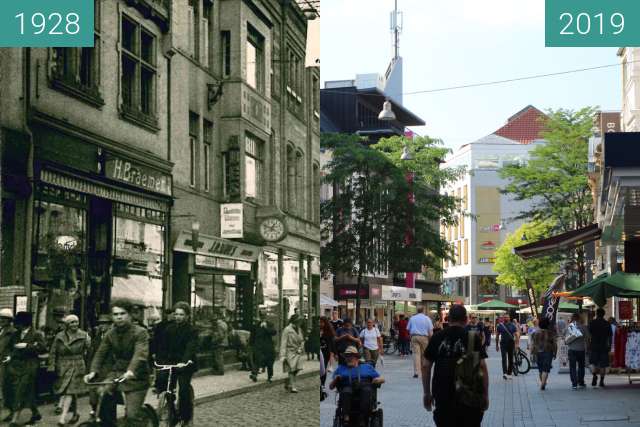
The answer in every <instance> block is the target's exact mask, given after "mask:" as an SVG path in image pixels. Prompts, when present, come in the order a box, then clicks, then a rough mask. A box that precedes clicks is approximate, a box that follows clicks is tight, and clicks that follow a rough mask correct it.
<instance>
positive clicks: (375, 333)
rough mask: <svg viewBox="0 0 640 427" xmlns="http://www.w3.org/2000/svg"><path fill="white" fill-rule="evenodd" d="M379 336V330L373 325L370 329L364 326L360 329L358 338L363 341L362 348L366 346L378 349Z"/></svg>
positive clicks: (370, 348)
mask: <svg viewBox="0 0 640 427" xmlns="http://www.w3.org/2000/svg"><path fill="white" fill-rule="evenodd" d="M380 336H381V335H380V331H379V330H378V328H376V327H375V326H374V327H373V328H371V330H369V329H368V328H364V329H363V330H362V331H360V338H361V339H362V340H363V341H364V348H368V349H369V350H377V349H378V338H379V337H380Z"/></svg>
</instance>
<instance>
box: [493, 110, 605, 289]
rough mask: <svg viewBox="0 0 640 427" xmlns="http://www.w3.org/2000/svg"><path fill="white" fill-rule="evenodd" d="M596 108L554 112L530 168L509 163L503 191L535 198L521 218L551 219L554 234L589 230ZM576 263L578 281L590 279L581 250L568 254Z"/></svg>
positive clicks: (529, 163) (533, 152) (526, 198)
mask: <svg viewBox="0 0 640 427" xmlns="http://www.w3.org/2000/svg"><path fill="white" fill-rule="evenodd" d="M595 112H596V109H595V108H592V107H586V108H582V109H581V110H578V111H573V110H565V109H558V110H555V111H554V110H549V111H548V113H547V116H546V118H545V119H544V129H545V130H544V131H543V133H542V136H543V137H544V139H545V140H546V141H547V142H546V143H545V144H543V145H540V146H538V147H536V148H534V149H533V150H532V151H531V153H530V159H529V161H528V163H527V164H525V165H509V166H506V167H504V168H502V169H501V171H500V175H501V176H502V177H503V178H506V179H508V180H509V184H508V185H507V186H506V187H505V189H504V192H505V193H509V194H512V195H514V196H515V198H516V200H531V201H532V202H533V204H532V206H531V208H530V209H528V210H527V211H526V212H522V213H521V215H520V216H519V218H522V219H527V220H534V221H546V220H549V221H552V222H553V223H554V224H555V225H554V230H553V231H554V232H566V231H570V230H573V229H576V228H582V227H586V226H587V225H589V224H591V223H592V222H593V199H592V196H591V189H590V188H589V183H588V177H587V173H588V171H587V161H588V146H589V143H588V141H589V137H590V136H591V128H592V127H593V118H594V114H595ZM565 255H566V256H567V257H570V258H573V259H575V263H576V265H577V269H578V280H579V281H580V284H584V283H585V280H586V265H585V264H586V263H585V253H584V248H583V247H582V246H580V247H577V248H576V249H575V251H573V252H570V253H565Z"/></svg>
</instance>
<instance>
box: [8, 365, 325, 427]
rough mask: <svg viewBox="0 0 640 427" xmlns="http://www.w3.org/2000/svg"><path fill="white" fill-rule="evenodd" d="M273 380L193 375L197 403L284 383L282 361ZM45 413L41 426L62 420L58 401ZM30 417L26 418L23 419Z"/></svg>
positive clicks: (312, 369) (308, 370) (83, 411)
mask: <svg viewBox="0 0 640 427" xmlns="http://www.w3.org/2000/svg"><path fill="white" fill-rule="evenodd" d="M273 371H274V372H273V382H272V383H271V384H269V383H267V374H266V373H264V374H260V375H258V382H256V383H254V382H253V381H251V379H250V378H249V372H248V371H239V370H230V371H228V372H226V373H225V374H224V375H203V376H198V377H195V378H193V380H192V382H191V383H192V385H193V390H194V393H195V401H196V405H200V404H202V403H206V402H211V401H214V400H218V399H224V398H227V397H230V396H234V395H238V394H243V393H248V392H252V391H255V390H259V389H264V388H267V387H272V386H276V385H282V384H283V383H284V380H285V378H286V377H287V375H286V374H285V373H284V372H283V371H282V362H279V361H276V363H275V364H274V366H273ZM313 375H318V376H319V375H320V362H318V360H312V361H305V364H304V369H303V371H302V372H301V373H300V375H299V376H300V377H309V376H313ZM146 403H149V404H151V405H152V406H153V407H156V406H157V404H158V399H157V398H156V396H155V395H154V394H153V393H152V392H151V390H149V393H148V394H147V398H146ZM78 406H79V409H80V410H79V412H80V422H82V421H84V420H86V419H87V418H88V416H89V411H90V408H89V399H88V397H82V398H80V399H79V402H78ZM39 409H40V413H41V414H42V421H40V422H39V423H38V424H37V425H39V426H55V425H57V422H58V415H55V414H54V413H53V411H54V405H53V404H49V405H42V406H40V407H39ZM118 411H119V412H118V413H119V416H121V415H122V414H121V411H123V408H122V407H118ZM5 414H6V411H3V412H2V416H4V415H5ZM21 421H26V420H21Z"/></svg>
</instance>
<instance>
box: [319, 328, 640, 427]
mask: <svg viewBox="0 0 640 427" xmlns="http://www.w3.org/2000/svg"><path fill="white" fill-rule="evenodd" d="M525 344H526V340H523V343H522V346H523V347H524V345H525ZM488 363H489V375H490V383H489V393H490V407H489V410H488V411H487V412H486V413H485V415H484V419H483V423H482V425H483V426H484V427H494V426H496V427H498V426H500V427H547V426H548V427H552V426H557V427H622V426H624V427H630V426H635V427H640V384H638V383H634V384H632V385H630V384H629V383H628V379H627V376H626V375H625V376H622V375H611V376H608V377H607V378H606V380H605V383H606V385H607V386H606V387H605V388H604V389H601V388H599V387H597V388H593V387H591V386H590V385H589V386H588V387H587V389H580V390H577V391H572V390H571V381H570V380H569V374H568V373H567V374H559V373H557V366H556V365H557V362H555V361H554V369H553V371H552V372H551V376H550V379H549V382H548V383H547V389H546V390H545V391H541V390H540V389H539V386H538V372H537V370H533V369H532V370H531V371H530V372H529V373H528V374H526V375H520V376H518V377H515V378H514V379H512V380H507V381H505V380H503V379H502V368H501V363H500V354H499V353H497V352H496V351H495V347H491V348H490V351H489V359H488ZM377 369H378V370H379V372H380V373H381V374H382V375H383V376H384V377H385V378H386V380H387V382H386V383H385V384H384V385H383V386H382V388H381V390H380V394H379V400H380V402H381V407H382V408H383V410H384V424H385V425H388V426H393V427H405V426H429V427H430V426H434V425H435V424H434V423H433V418H432V414H431V413H427V412H426V411H425V410H424V408H423V407H422V385H421V383H420V380H419V379H414V378H412V375H413V368H412V365H411V360H410V359H401V358H399V357H398V356H385V360H384V365H383V366H380V364H378V368H377ZM586 382H587V383H588V384H590V382H591V375H590V372H589V370H588V369H587V374H586ZM334 411H335V394H334V393H333V392H329V398H328V399H326V400H325V401H324V402H322V403H321V405H320V417H321V422H320V425H321V426H323V427H324V426H330V425H332V421H333V414H334Z"/></svg>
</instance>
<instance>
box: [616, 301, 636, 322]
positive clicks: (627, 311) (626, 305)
mask: <svg viewBox="0 0 640 427" xmlns="http://www.w3.org/2000/svg"><path fill="white" fill-rule="evenodd" d="M618 313H620V314H619V318H620V320H631V319H633V304H632V303H631V301H618Z"/></svg>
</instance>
